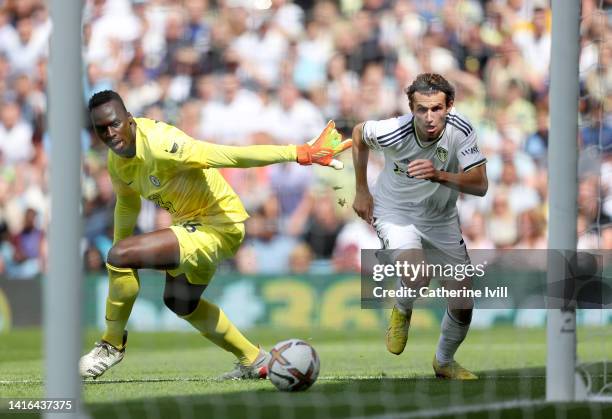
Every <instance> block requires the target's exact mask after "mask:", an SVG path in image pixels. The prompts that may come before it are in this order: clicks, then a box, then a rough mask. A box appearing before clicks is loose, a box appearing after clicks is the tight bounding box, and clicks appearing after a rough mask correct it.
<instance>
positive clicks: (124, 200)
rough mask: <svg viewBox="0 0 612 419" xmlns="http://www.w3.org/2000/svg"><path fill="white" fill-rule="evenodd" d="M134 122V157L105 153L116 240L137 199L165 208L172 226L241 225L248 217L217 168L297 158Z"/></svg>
mask: <svg viewBox="0 0 612 419" xmlns="http://www.w3.org/2000/svg"><path fill="white" fill-rule="evenodd" d="M134 119H135V121H136V125H137V128H136V155H135V156H134V157H132V158H123V157H120V156H118V155H117V154H115V153H113V152H112V151H109V154H108V156H109V157H108V170H109V173H110V176H111V180H112V182H113V186H114V188H115V193H116V194H117V203H116V206H115V237H114V242H117V241H119V240H121V239H123V238H125V237H127V236H129V235H131V234H132V231H133V229H134V226H135V224H136V218H137V216H138V213H139V211H140V196H142V197H144V198H146V199H148V200H149V201H153V202H154V203H155V204H157V205H158V206H159V207H161V208H164V209H166V210H167V211H168V212H169V213H170V214H171V215H172V219H173V223H174V224H180V223H184V222H190V221H197V222H201V223H207V224H227V223H237V222H242V221H244V220H246V219H247V218H248V214H247V212H246V210H245V209H244V207H243V205H242V203H241V201H240V198H239V197H238V195H236V193H235V192H234V190H233V189H232V188H231V186H230V185H229V184H228V183H227V182H226V181H225V179H224V178H223V177H222V176H221V174H220V173H219V171H218V170H216V168H219V167H256V166H263V165H267V164H271V163H277V162H288V161H295V160H296V148H295V146H293V145H289V146H250V147H230V146H221V145H216V144H211V143H206V142H203V141H198V140H194V139H193V138H191V137H190V136H188V135H187V134H185V133H184V132H182V131H181V130H179V129H178V128H176V127H174V126H172V125H169V124H165V123H163V122H158V121H154V120H151V119H147V118H134Z"/></svg>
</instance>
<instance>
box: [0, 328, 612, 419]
mask: <svg viewBox="0 0 612 419" xmlns="http://www.w3.org/2000/svg"><path fill="white" fill-rule="evenodd" d="M383 333H384V331H381V332H379V333H371V332H368V333H364V332H350V331H346V332H324V331H313V332H307V331H289V330H280V331H269V330H261V329H258V330H251V331H249V332H248V333H247V335H248V336H249V337H250V338H251V339H252V340H254V341H256V342H260V343H261V344H262V345H264V346H265V347H270V346H271V345H273V344H274V343H276V342H277V341H280V340H283V339H286V338H290V337H297V338H302V339H305V340H308V341H309V342H310V343H311V344H312V345H313V346H314V347H315V349H316V350H317V351H318V353H319V355H320V358H321V375H320V377H319V380H318V382H317V383H316V384H315V385H314V386H313V387H312V388H311V389H310V390H308V391H307V392H304V393H281V392H278V391H277V390H276V389H275V388H274V387H273V386H272V384H271V383H270V382H268V381H266V380H260V381H251V382H241V381H233V382H220V381H217V380H216V378H215V377H217V376H218V375H220V374H221V373H223V372H225V371H226V370H228V369H230V368H231V367H232V362H233V357H232V356H231V355H229V354H227V353H225V352H224V351H222V350H220V349H218V348H216V347H213V346H212V345H211V344H210V343H208V342H207V341H205V340H204V339H203V338H201V337H199V335H197V334H196V333H144V332H133V333H131V334H130V339H129V344H128V348H127V353H126V357H125V359H124V360H123V361H122V362H121V363H120V364H118V365H117V366H116V367H114V368H113V369H111V370H109V371H108V372H107V373H106V374H105V375H104V376H103V377H101V378H100V379H98V380H96V381H87V382H86V383H85V384H84V387H83V388H84V390H83V391H84V400H85V403H86V407H87V409H88V411H89V413H90V415H91V416H92V417H100V418H108V417H120V418H140V417H151V418H166V417H170V418H176V419H179V418H197V417H206V418H217V417H218V418H261V419H269V418H340V417H371V418H396V417H398V418H402V417H404V418H410V417H422V416H423V415H425V414H428V415H429V416H430V417H433V416H435V417H453V415H457V414H461V415H462V416H461V417H496V418H506V417H534V418H535V417H537V418H541V417H550V418H553V417H566V418H571V417H580V418H586V417H593V418H605V417H612V416H611V415H612V404H604V403H588V404H587V403H572V404H556V405H553V404H543V403H536V404H533V405H531V406H530V405H524V404H521V403H522V402H519V404H517V405H515V404H513V403H517V400H520V401H525V400H536V401H538V400H539V401H541V400H543V398H544V395H545V369H544V365H545V358H546V345H545V330H544V329H514V328H510V327H503V328H495V329H491V330H473V331H471V332H470V335H469V336H468V339H467V340H466V342H465V343H464V345H463V346H462V347H461V348H460V350H459V352H458V354H457V359H458V360H459V361H460V362H461V363H462V364H463V365H465V366H466V367H468V368H471V369H473V370H474V371H475V372H477V373H478V374H479V375H480V377H481V379H480V380H477V381H474V382H464V383H458V382H449V381H442V380H437V379H434V378H433V375H432V369H431V360H432V357H433V354H434V350H435V345H436V342H437V335H438V333H437V331H435V330H431V331H428V330H411V334H410V338H409V341H408V345H407V348H406V351H405V352H404V353H403V354H402V355H400V356H394V355H391V354H389V353H387V352H386V350H385V347H384V335H383ZM98 335H99V334H98V333H94V332H90V333H88V334H87V336H86V337H85V339H84V343H83V352H85V351H86V350H89V349H90V348H91V346H92V344H93V342H94V341H95V340H96V339H97V338H98ZM606 335H607V336H606ZM609 336H610V335H609V331H607V332H606V331H604V330H603V329H590V330H588V329H587V330H586V331H585V332H581V331H579V337H578V341H579V342H580V344H579V345H578V352H579V357H580V359H581V361H583V362H584V361H601V360H604V359H607V360H610V359H612V353H611V352H610V351H611V350H612V343H611V342H609ZM606 340H608V342H607V343H606ZM42 366H43V358H42V333H41V332H40V331H39V330H17V331H12V332H10V333H6V334H3V335H0V398H3V399H4V400H6V399H11V398H12V399H17V398H37V397H43V395H44V386H43V383H42V377H43V374H42ZM609 366H610V364H608V369H607V371H606V373H607V374H608V377H607V382H612V371H611V370H612V368H609ZM595 376H596V379H597V380H599V381H602V380H603V379H604V378H605V377H603V376H602V373H601V371H598V372H597V373H596V374H595ZM597 380H596V381H597ZM483 405H490V407H487V406H483ZM495 407H497V410H495V411H493V410H492V409H493V408H495ZM501 407H504V408H501ZM451 409H455V411H452V410H451ZM491 412H493V413H491ZM0 416H3V412H2V411H0ZM4 416H7V417H9V416H10V417H27V416H30V415H20V416H14V415H13V414H10V413H8V412H6V411H5V412H4Z"/></svg>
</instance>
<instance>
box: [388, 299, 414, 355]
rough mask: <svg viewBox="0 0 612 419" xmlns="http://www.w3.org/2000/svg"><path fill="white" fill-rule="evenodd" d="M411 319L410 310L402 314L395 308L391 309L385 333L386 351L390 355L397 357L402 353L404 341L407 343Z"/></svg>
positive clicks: (404, 345)
mask: <svg viewBox="0 0 612 419" xmlns="http://www.w3.org/2000/svg"><path fill="white" fill-rule="evenodd" d="M411 317H412V310H409V311H408V312H407V313H406V314H404V313H402V312H401V311H399V310H398V309H397V307H393V311H392V312H391V318H390V319H389V327H387V333H386V341H387V350H388V351H389V352H391V353H392V354H395V355H399V354H401V353H402V352H403V351H404V348H405V347H406V341H408V329H409V328H410V318H411Z"/></svg>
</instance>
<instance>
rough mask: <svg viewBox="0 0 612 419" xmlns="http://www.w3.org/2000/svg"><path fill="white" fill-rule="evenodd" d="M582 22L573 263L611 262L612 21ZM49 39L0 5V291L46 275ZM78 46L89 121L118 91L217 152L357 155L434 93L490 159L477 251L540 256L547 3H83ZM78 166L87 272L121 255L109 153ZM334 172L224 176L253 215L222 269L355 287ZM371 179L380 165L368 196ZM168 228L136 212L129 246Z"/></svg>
mask: <svg viewBox="0 0 612 419" xmlns="http://www.w3.org/2000/svg"><path fill="white" fill-rule="evenodd" d="M582 15H583V16H582V19H581V37H582V39H581V53H580V64H579V65H580V73H579V74H580V104H579V109H580V115H579V139H578V148H579V151H580V158H579V185H578V205H579V215H578V220H577V225H578V236H579V239H578V247H579V248H582V249H592V248H606V249H611V248H612V223H611V221H610V220H611V217H612V198H611V196H612V195H611V193H612V113H611V112H610V110H611V109H612V66H611V65H610V61H611V60H612V37H611V36H610V33H611V23H612V1H610V0H583V1H582ZM51 27H52V25H51V21H50V18H49V6H48V5H47V4H46V2H45V1H43V0H0V256H1V257H0V274H3V275H8V276H10V277H13V278H28V277H32V276H33V275H36V274H38V273H40V272H44V271H45V269H46V265H47V254H48V250H47V242H46V232H47V227H48V224H49V218H50V214H49V208H50V207H49V201H50V196H49V188H48V176H49V170H50V169H52V168H50V167H49V149H50V140H49V138H48V135H47V133H46V131H47V126H46V121H45V114H46V110H47V107H48V106H49V103H48V100H47V96H46V87H47V61H48V56H49V51H48V42H49V37H50V34H51ZM83 45H84V47H83V57H84V68H83V80H82V81H79V80H75V83H78V84H82V87H83V100H84V103H85V101H86V100H87V99H88V98H89V97H90V96H91V95H92V94H93V93H95V92H97V91H100V90H104V89H114V90H116V91H118V92H119V93H120V94H121V95H122V97H123V98H124V99H125V102H126V105H127V108H128V110H129V111H130V112H131V113H132V114H133V115H135V116H146V117H149V118H154V119H158V120H164V121H167V122H169V123H172V124H175V125H176V126H178V127H179V128H180V129H182V130H184V131H185V132H186V133H188V134H190V135H191V136H193V137H194V138H197V139H201V140H205V141H210V142H214V143H219V144H232V145H249V144H272V143H277V144H286V143H302V142H304V141H307V140H309V139H311V138H312V137H314V136H315V135H317V133H318V132H319V131H320V130H321V129H322V128H323V127H324V125H325V122H326V121H327V120H328V119H333V120H335V121H336V125H337V127H338V129H339V130H340V131H341V132H342V133H343V135H344V136H349V135H350V133H351V130H352V127H353V126H354V125H355V124H356V123H357V122H360V121H363V120H368V119H384V118H388V117H391V116H395V115H399V114H403V113H406V112H408V111H409V108H408V100H407V98H406V96H405V94H404V93H403V89H404V88H405V87H406V86H407V85H408V84H410V82H411V81H412V80H413V79H414V77H415V76H416V75H417V74H419V73H421V72H436V73H441V74H443V75H444V76H445V77H446V78H448V79H449V80H450V81H451V82H452V83H453V84H454V85H455V87H456V89H457V98H456V102H455V105H456V108H457V110H458V111H459V112H460V113H463V114H464V115H465V116H467V117H468V118H469V119H470V121H471V122H472V124H473V125H474V126H475V128H476V131H477V133H478V137H479V145H480V148H481V150H482V151H483V152H484V154H485V155H486V157H487V158H488V164H487V171H488V175H489V185H490V187H489V192H488V194H487V195H486V197H485V198H477V197H471V196H462V197H461V198H460V201H459V204H458V205H459V210H460V219H461V224H462V230H463V233H464V236H465V240H466V242H467V244H468V248H472V249H494V248H495V249H543V248H546V246H547V237H546V226H547V211H548V209H547V165H548V162H547V148H548V144H549V125H550V118H549V116H550V115H549V104H548V94H549V92H548V85H549V75H548V69H549V63H550V59H549V57H550V50H551V10H550V5H549V3H548V1H546V0H337V1H336V0H293V2H292V0H149V1H145V0H132V1H130V0H87V1H86V2H85V8H84V15H83ZM81 117H83V118H85V117H86V114H85V109H84V110H83V115H75V122H77V121H79V119H80V118H81ZM550 141H554V139H550ZM81 146H82V148H83V155H84V161H83V169H84V171H83V180H82V184H83V195H84V201H83V213H84V224H83V225H84V240H83V254H84V261H85V265H86V269H87V270H90V271H95V270H100V269H103V267H104V260H105V255H106V253H107V252H108V250H109V248H110V246H111V245H112V214H113V207H114V195H113V190H112V185H111V183H110V180H109V177H108V173H107V170H106V163H105V160H106V149H105V147H104V146H103V145H102V144H100V143H99V141H97V140H96V139H95V138H94V137H93V136H92V132H91V130H90V129H88V128H87V129H84V130H83V132H82V136H81ZM343 160H344V162H345V164H346V168H345V170H343V171H339V172H337V171H333V170H329V169H327V170H326V169H325V168H313V167H300V166H299V165H297V164H285V165H275V166H269V167H266V168H259V169H248V170H240V169H228V170H223V171H222V173H223V175H224V176H225V178H226V179H227V180H228V181H229V183H230V184H231V185H232V186H233V187H234V189H235V190H236V192H237V193H238V194H239V195H240V197H241V198H242V200H243V202H244V204H245V206H246V208H247V210H248V211H249V213H250V215H251V218H250V219H249V220H248V221H247V224H246V226H247V237H246V240H245V243H244V244H243V246H242V247H241V249H240V251H239V253H238V254H237V255H236V257H235V259H234V260H232V261H230V262H228V266H227V268H228V269H236V270H238V271H240V272H243V273H261V274H273V273H289V272H290V273H329V272H356V271H358V269H359V250H360V249H361V248H377V247H379V240H378V238H377V236H376V234H375V232H374V231H373V230H372V228H371V227H370V226H368V225H367V224H366V223H364V222H363V221H361V220H359V219H357V217H356V216H355V215H354V214H353V212H352V209H351V204H352V200H353V196H354V179H353V178H354V171H353V169H352V162H351V157H350V153H347V155H346V156H345V157H344V158H343ZM382 164H383V161H382V157H381V156H380V155H376V154H374V153H371V162H370V173H369V177H370V180H371V181H372V182H373V181H374V180H375V178H376V176H377V174H378V172H379V171H380V169H381V168H382ZM568 187H571V185H568ZM169 223H170V217H169V215H168V214H167V213H166V212H165V211H163V210H161V209H159V208H156V207H155V206H154V205H153V204H151V203H149V202H146V203H144V205H143V209H142V212H141V214H140V217H139V220H138V230H139V231H141V232H147V231H151V230H154V229H158V228H162V227H166V226H168V225H169Z"/></svg>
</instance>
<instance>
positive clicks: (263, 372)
mask: <svg viewBox="0 0 612 419" xmlns="http://www.w3.org/2000/svg"><path fill="white" fill-rule="evenodd" d="M270 358H271V356H270V354H269V353H268V352H266V351H264V350H263V349H261V348H259V355H257V358H256V359H255V361H253V363H252V364H251V365H249V366H245V365H242V364H241V363H240V362H236V367H235V368H234V369H233V370H232V371H230V372H227V373H225V374H223V375H222V376H221V377H219V378H220V379H221V380H258V379H263V378H266V377H268V363H269V362H270Z"/></svg>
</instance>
